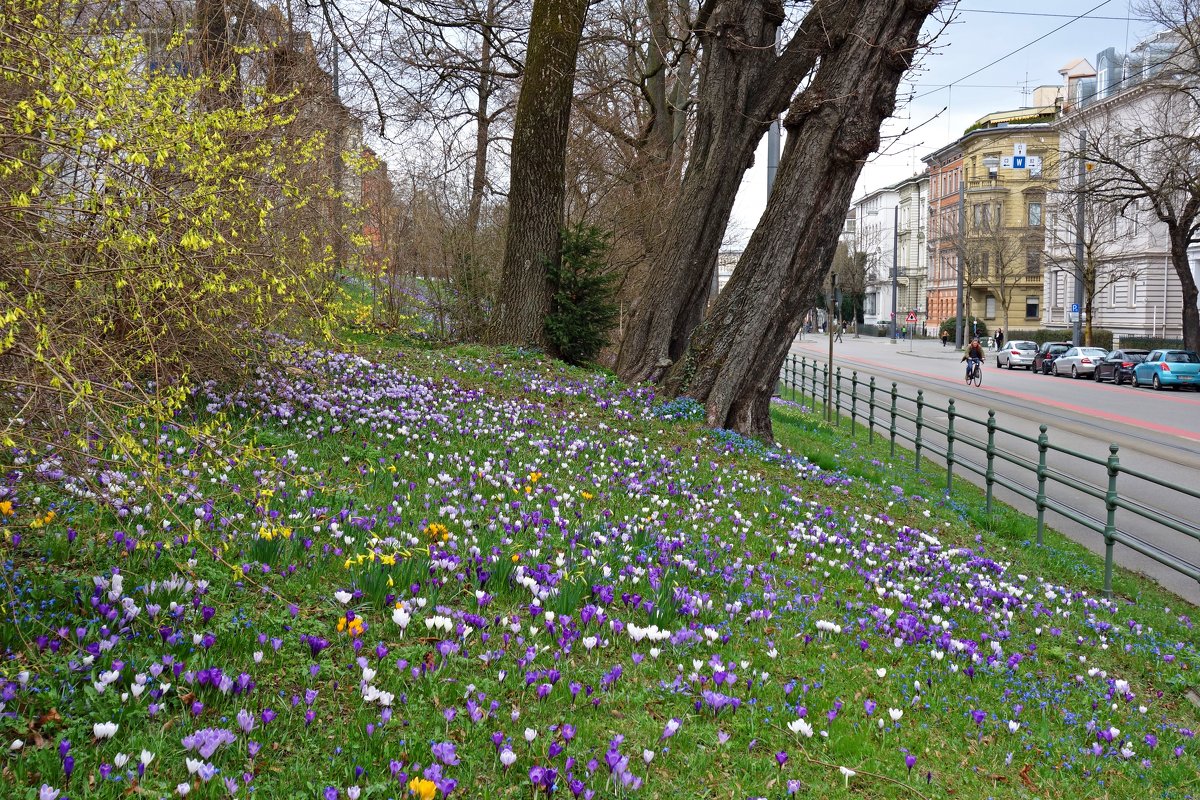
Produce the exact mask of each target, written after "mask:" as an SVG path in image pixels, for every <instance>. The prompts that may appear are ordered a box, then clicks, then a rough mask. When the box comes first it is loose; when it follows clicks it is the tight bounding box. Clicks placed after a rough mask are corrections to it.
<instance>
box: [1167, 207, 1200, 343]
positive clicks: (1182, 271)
mask: <svg viewBox="0 0 1200 800" xmlns="http://www.w3.org/2000/svg"><path fill="white" fill-rule="evenodd" d="M1190 228H1191V226H1190V225H1188V226H1184V225H1172V226H1168V228H1167V232H1168V234H1169V235H1170V240H1171V265H1172V266H1173V267H1175V274H1176V275H1178V276H1179V286H1180V288H1181V289H1182V294H1183V346H1184V347H1186V348H1187V349H1188V350H1192V351H1195V352H1198V353H1200V309H1197V308H1196V299H1197V297H1198V296H1200V292H1198V291H1197V287H1196V279H1195V277H1194V276H1193V275H1192V264H1191V262H1190V261H1189V260H1188V244H1189V242H1190V240H1191V237H1190V236H1189V235H1188V231H1189V230H1190Z"/></svg>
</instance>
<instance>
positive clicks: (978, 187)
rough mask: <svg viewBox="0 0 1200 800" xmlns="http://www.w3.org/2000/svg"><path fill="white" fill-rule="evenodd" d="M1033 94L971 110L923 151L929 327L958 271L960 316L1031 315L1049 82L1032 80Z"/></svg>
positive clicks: (1015, 319) (1047, 160) (953, 303)
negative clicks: (949, 134)
mask: <svg viewBox="0 0 1200 800" xmlns="http://www.w3.org/2000/svg"><path fill="white" fill-rule="evenodd" d="M1034 102H1035V103H1038V105H1034V106H1032V107H1029V108H1019V109H1013V110H1011V111H997V112H993V113H991V114H987V115H985V116H983V117H981V118H980V119H979V120H978V121H976V122H975V124H973V125H972V126H971V127H970V128H968V129H967V131H966V132H965V133H964V134H963V135H962V136H961V137H960V138H959V139H958V141H956V142H953V143H952V144H949V145H947V146H946V147H943V148H941V149H940V150H937V151H935V152H934V153H931V154H930V155H928V156H926V157H925V158H924V159H923V160H924V161H925V162H926V163H927V164H928V165H929V172H930V217H931V221H930V237H929V248H928V249H929V287H928V304H929V323H930V327H936V326H938V325H940V323H941V322H942V321H943V320H945V319H949V318H953V317H954V316H955V315H956V308H957V298H958V284H959V281H960V272H961V282H962V286H963V306H964V316H965V317H967V318H968V319H969V318H978V319H980V320H982V321H983V322H984V323H985V324H986V325H987V328H988V329H989V330H994V329H995V328H997V327H1000V328H1004V329H1005V330H1008V329H1009V328H1023V327H1036V326H1037V325H1038V324H1039V323H1040V315H1041V299H1042V253H1043V250H1044V246H1045V241H1044V219H1045V213H1046V195H1047V191H1048V189H1049V188H1050V187H1051V186H1052V184H1053V178H1054V175H1055V174H1056V173H1055V169H1056V164H1057V153H1058V132H1057V130H1055V128H1054V126H1053V123H1054V120H1055V119H1056V118H1057V116H1058V111H1059V105H1060V103H1061V98H1060V94H1059V89H1058V87H1053V86H1044V87H1038V89H1036V90H1035V92H1034ZM970 333H971V331H966V334H968V335H969V334H970Z"/></svg>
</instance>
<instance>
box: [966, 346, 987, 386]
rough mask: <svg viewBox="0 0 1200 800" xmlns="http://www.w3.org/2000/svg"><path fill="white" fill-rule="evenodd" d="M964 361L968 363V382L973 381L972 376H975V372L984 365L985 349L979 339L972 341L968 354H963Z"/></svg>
mask: <svg viewBox="0 0 1200 800" xmlns="http://www.w3.org/2000/svg"><path fill="white" fill-rule="evenodd" d="M962 360H963V361H966V362H967V380H971V376H972V375H974V374H975V370H977V369H978V368H979V365H980V364H982V363H983V347H982V346H981V345H980V344H979V339H972V340H971V344H970V346H969V347H967V352H966V353H964V354H963V357H962Z"/></svg>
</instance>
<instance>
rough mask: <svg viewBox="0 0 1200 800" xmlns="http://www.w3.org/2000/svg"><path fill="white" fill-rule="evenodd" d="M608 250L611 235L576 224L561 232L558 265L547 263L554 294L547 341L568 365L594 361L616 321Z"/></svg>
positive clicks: (615, 306) (606, 342)
mask: <svg viewBox="0 0 1200 800" xmlns="http://www.w3.org/2000/svg"><path fill="white" fill-rule="evenodd" d="M609 247H610V242H609V235H608V233H607V232H605V231H603V230H601V229H600V228H597V227H596V226H595V225H584V224H583V223H578V224H576V225H573V226H571V227H569V228H566V229H564V230H563V234H562V257H561V258H560V259H559V261H558V262H557V263H554V262H550V263H548V264H547V265H546V273H547V277H548V278H549V280H550V288H551V291H552V292H553V294H552V296H551V300H550V315H549V316H548V317H547V318H546V338H547V339H548V340H549V342H550V345H551V347H553V348H554V351H555V353H556V354H557V355H558V356H559V357H561V358H562V360H563V361H566V362H567V363H569V364H582V363H584V362H587V361H591V360H592V359H594V358H595V357H596V355H597V354H598V353H599V352H600V348H602V347H604V345H606V344H608V334H609V331H611V330H612V327H613V324H614V323H615V322H616V320H617V305H616V303H615V302H614V297H615V293H616V285H615V280H614V277H613V275H612V274H610V273H609V272H607V271H606V265H605V261H604V258H605V256H606V255H607V254H608V250H609Z"/></svg>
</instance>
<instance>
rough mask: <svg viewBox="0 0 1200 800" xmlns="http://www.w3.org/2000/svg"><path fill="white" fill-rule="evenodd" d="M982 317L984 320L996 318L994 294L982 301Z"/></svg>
mask: <svg viewBox="0 0 1200 800" xmlns="http://www.w3.org/2000/svg"><path fill="white" fill-rule="evenodd" d="M983 316H984V318H986V319H995V318H996V296H995V295H994V294H989V295H988V296H987V299H986V300H984V301H983Z"/></svg>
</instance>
